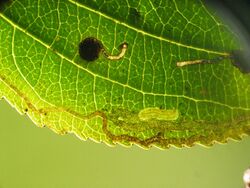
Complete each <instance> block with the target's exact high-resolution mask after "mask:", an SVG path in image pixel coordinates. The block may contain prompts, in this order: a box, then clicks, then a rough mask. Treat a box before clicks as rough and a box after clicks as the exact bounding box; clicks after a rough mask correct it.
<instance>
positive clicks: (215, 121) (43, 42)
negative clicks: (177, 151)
mask: <svg viewBox="0 0 250 188" xmlns="http://www.w3.org/2000/svg"><path fill="white" fill-rule="evenodd" d="M87 37H95V38H96V39H98V40H99V41H100V42H101V43H102V45H103V47H104V49H105V51H106V52H107V53H109V54H112V55H113V54H119V51H120V49H119V46H120V45H121V44H122V43H124V42H126V43H127V44H128V48H127V50H126V52H125V54H124V56H123V57H121V59H119V60H110V59H108V58H107V57H106V56H105V55H104V54H103V53H101V54H100V55H99V58H98V59H97V60H96V61H93V62H87V61H85V60H83V59H82V58H81V57H80V56H79V53H78V46H79V43H80V42H81V41H82V40H83V39H85V38H87ZM237 41H238V40H237V37H236V36H235V34H234V33H232V32H231V30H230V29H229V28H228V26H226V25H225V24H224V23H222V22H221V21H220V20H219V19H218V18H217V17H216V15H215V14H214V13H213V12H211V11H209V10H208V9H207V8H206V6H205V5H204V4H203V3H202V2H201V1H197V0H187V1H175V0H171V1H158V0H149V1H132V0H128V1H123V0H116V1H115V0H109V1H104V0H98V1H87V0H79V1H74V0H55V1H47V0H40V1H31V0H15V1H10V2H9V3H7V4H5V6H4V7H2V8H1V12H0V97H2V96H3V97H4V98H6V99H7V100H8V101H9V102H10V103H11V104H12V105H13V106H14V107H15V108H16V109H17V110H18V111H19V112H20V113H22V114H23V113H26V114H27V115H28V116H29V117H30V118H31V119H32V120H33V121H34V122H35V124H37V125H38V126H41V127H42V126H47V127H49V128H51V129H52V130H54V131H55V132H57V133H59V134H65V133H74V134H76V135H77V136H78V137H79V138H81V139H83V140H85V139H87V138H90V139H93V140H95V141H98V142H100V141H102V142H105V143H107V144H109V145H113V144H115V143H120V144H123V145H131V144H132V143H134V144H137V145H140V146H142V147H144V148H148V147H150V146H151V145H154V146H157V147H160V148H168V147H169V146H170V145H175V146H177V147H182V146H192V145H193V144H194V143H200V144H203V145H211V144H213V143H214V141H217V142H226V141H227V139H228V138H233V139H237V140H238V139H240V138H241V136H242V135H243V134H250V120H249V119H250V88H249V83H250V76H249V74H243V73H241V72H240V71H239V69H238V68H237V67H235V66H233V65H232V63H231V60H230V54H231V52H232V51H235V50H240V49H241V46H240V44H239V42H237ZM221 57H223V58H221ZM218 58H219V59H223V60H220V61H219V62H217V61H216V63H203V64H197V65H188V66H183V67H178V66H177V62H183V61H191V60H206V62H208V61H210V60H213V59H214V60H215V59H218Z"/></svg>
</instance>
